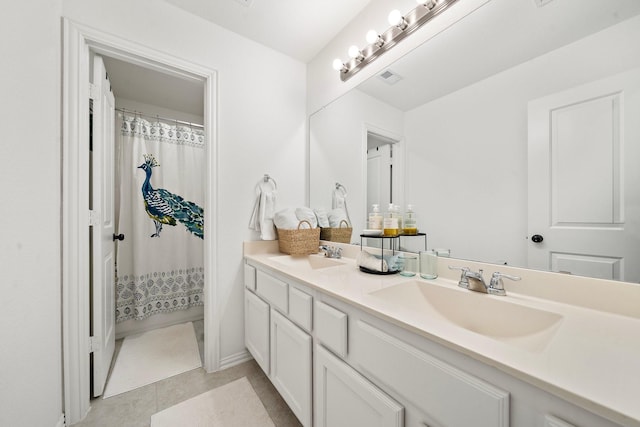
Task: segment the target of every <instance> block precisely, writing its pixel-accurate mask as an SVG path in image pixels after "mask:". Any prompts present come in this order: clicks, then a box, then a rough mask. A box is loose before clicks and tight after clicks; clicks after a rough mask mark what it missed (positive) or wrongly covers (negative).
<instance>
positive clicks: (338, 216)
mask: <svg viewBox="0 0 640 427" xmlns="http://www.w3.org/2000/svg"><path fill="white" fill-rule="evenodd" d="M327 216H328V217H329V227H332V228H339V227H340V223H341V222H342V221H346V222H347V224H348V226H349V227H351V224H350V223H349V218H348V217H347V213H346V212H345V210H344V209H343V208H335V209H332V210H330V211H329V213H328V214H327Z"/></svg>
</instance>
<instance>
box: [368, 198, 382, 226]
mask: <svg viewBox="0 0 640 427" xmlns="http://www.w3.org/2000/svg"><path fill="white" fill-rule="evenodd" d="M369 228H370V229H371V230H382V214H381V213H380V208H379V206H378V205H377V204H374V205H373V206H372V207H371V212H369Z"/></svg>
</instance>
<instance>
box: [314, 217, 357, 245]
mask: <svg viewBox="0 0 640 427" xmlns="http://www.w3.org/2000/svg"><path fill="white" fill-rule="evenodd" d="M343 223H344V225H345V226H344V227H343V226H342V224H343ZM352 232H353V229H352V228H351V227H349V223H348V222H347V221H345V220H344V219H343V220H342V221H340V227H337V228H336V227H332V228H322V229H321V230H320V239H322V240H329V241H331V242H338V243H349V242H350V241H351V233H352Z"/></svg>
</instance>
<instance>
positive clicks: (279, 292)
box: [256, 270, 289, 314]
mask: <svg viewBox="0 0 640 427" xmlns="http://www.w3.org/2000/svg"><path fill="white" fill-rule="evenodd" d="M288 287H289V285H287V284H286V283H285V282H283V281H282V280H279V279H276V278H275V277H273V276H270V275H268V274H266V273H264V272H262V271H260V270H258V271H257V273H256V292H257V293H258V295H260V296H262V297H263V298H264V299H266V300H267V301H268V302H269V303H270V304H271V305H272V306H273V307H276V308H277V309H278V310H280V311H281V312H282V313H285V314H287V312H288V309H289V292H288Z"/></svg>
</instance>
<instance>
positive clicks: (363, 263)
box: [356, 251, 389, 273]
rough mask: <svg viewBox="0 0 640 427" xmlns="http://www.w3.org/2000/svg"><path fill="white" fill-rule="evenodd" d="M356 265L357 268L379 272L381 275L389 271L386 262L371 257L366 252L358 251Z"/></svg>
mask: <svg viewBox="0 0 640 427" xmlns="http://www.w3.org/2000/svg"><path fill="white" fill-rule="evenodd" d="M356 263H357V264H358V266H359V267H364V268H366V269H367V270H371V271H380V272H382V273H386V272H387V271H389V264H387V261H386V260H384V259H381V258H378V257H376V256H373V255H371V254H370V253H369V252H367V251H360V253H359V254H358V257H357V258H356Z"/></svg>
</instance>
